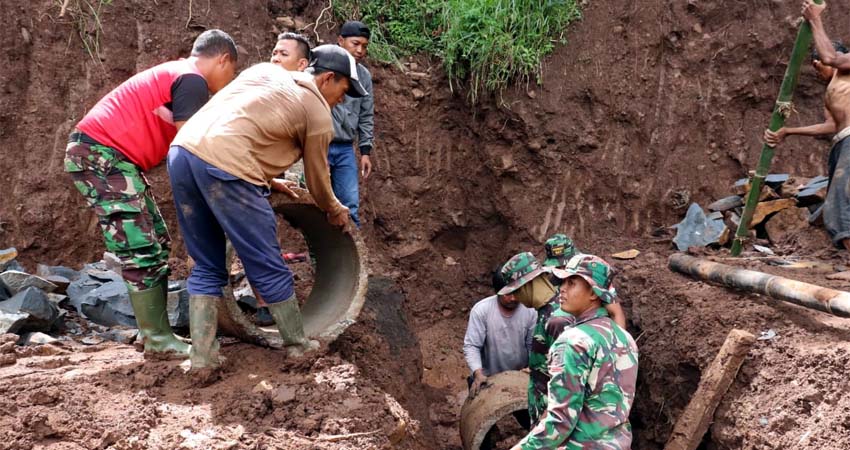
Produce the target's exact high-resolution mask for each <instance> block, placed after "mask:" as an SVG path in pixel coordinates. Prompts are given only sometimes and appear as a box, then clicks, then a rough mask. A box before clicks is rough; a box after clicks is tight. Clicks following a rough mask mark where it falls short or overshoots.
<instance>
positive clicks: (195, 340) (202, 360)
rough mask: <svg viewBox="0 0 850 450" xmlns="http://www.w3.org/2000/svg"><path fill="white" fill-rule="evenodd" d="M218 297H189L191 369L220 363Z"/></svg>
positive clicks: (209, 366)
mask: <svg viewBox="0 0 850 450" xmlns="http://www.w3.org/2000/svg"><path fill="white" fill-rule="evenodd" d="M218 301H219V299H218V297H213V296H211V295H192V296H190V297H189V333H191V335H192V351H191V353H189V360H190V362H191V363H192V369H193V370H194V369H205V368H216V367H218V366H219V365H220V364H221V359H220V358H219V355H218V349H219V345H218V339H216V338H215V334H216V331H217V329H218Z"/></svg>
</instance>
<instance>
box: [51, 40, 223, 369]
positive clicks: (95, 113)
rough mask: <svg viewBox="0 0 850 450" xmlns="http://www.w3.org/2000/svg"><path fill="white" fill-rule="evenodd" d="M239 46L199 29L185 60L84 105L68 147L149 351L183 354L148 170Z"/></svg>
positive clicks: (69, 167) (71, 168) (218, 82)
mask: <svg viewBox="0 0 850 450" xmlns="http://www.w3.org/2000/svg"><path fill="white" fill-rule="evenodd" d="M236 58H237V52H236V44H235V43H234V42H233V39H232V38H231V37H230V36H229V35H228V34H227V33H225V32H223V31H221V30H207V31H205V32H203V33H201V35H200V36H198V38H197V39H196V40H195V42H194V44H193V47H192V54H191V56H190V57H189V58H186V59H181V60H177V61H170V62H166V63H163V64H160V65H158V66H155V67H152V68H150V69H148V70H145V71H143V72H140V73H138V74H136V75H135V76H133V77H132V78H130V79H129V80H127V81H125V82H124V83H122V84H121V85H119V86H118V87H116V88H115V89H113V90H112V91H111V92H110V93H109V94H107V95H106V96H104V97H103V98H102V99H100V101H99V102H98V103H97V104H96V105H95V106H94V107H93V108H92V109H91V110H89V112H88V114H86V116H85V117H83V119H82V120H81V121H80V122H79V123H78V124H77V126H76V129H75V130H74V132H72V133H71V136H70V138H69V140H68V146H67V148H66V150H65V171H66V172H68V174H69V175H70V176H71V179H72V180H73V182H74V186H75V187H76V188H77V190H79V191H80V192H81V193H82V194H83V197H84V198H85V200H86V202H87V203H88V205H89V206H90V207H92V208H93V209H94V212H95V214H96V215H97V218H98V224H99V225H100V230H101V232H102V234H103V238H104V241H105V243H106V249H107V250H108V251H110V252H112V253H114V254H115V255H116V256H117V257H118V258H119V259H120V260H121V270H122V275H123V277H124V281H125V283H126V285H127V289H128V290H129V294H130V302H131V304H132V305H133V312H134V314H135V316H136V322H137V324H138V327H139V339H138V341H139V342H141V343H142V344H143V345H144V350H145V353H146V354H159V355H165V354H178V355H183V356H185V355H188V353H189V344H188V343H186V342H184V341H182V340H181V339H179V338H177V337H176V336H175V335H174V333H173V331H172V329H171V325H170V324H169V322H168V315H167V313H166V298H167V296H166V292H167V289H168V288H167V286H168V283H167V279H168V273H169V269H168V256H169V251H170V250H171V239H170V237H169V235H168V229H167V228H166V225H165V221H164V220H163V218H162V215H161V214H160V212H159V209H158V208H157V205H156V200H155V199H154V196H153V193H152V189H151V185H150V183H149V182H148V180H147V178H146V177H145V171H148V170H150V169H152V168H153V167H154V166H156V165H157V164H159V163H160V162H161V161H162V160H163V159H164V158H165V155H166V154H167V152H168V144H169V143H170V142H171V140H172V139H173V138H174V136H175V135H176V134H177V130H178V129H179V128H180V127H181V126H182V125H183V124H184V123H185V122H186V121H187V120H188V119H189V118H190V117H191V116H192V115H193V114H194V113H195V112H196V111H197V110H198V109H200V108H201V106H203V105H204V103H206V101H207V99H208V98H209V93H210V92H216V91H218V90H219V89H221V88H222V87H224V85H226V84H227V83H229V82H230V80H231V79H233V76H234V73H235V70H236Z"/></svg>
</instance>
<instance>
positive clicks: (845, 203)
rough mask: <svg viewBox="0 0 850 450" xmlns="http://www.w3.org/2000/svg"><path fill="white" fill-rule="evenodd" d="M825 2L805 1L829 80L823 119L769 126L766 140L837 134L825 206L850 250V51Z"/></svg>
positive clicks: (839, 240) (837, 236)
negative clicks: (827, 19) (831, 27)
mask: <svg viewBox="0 0 850 450" xmlns="http://www.w3.org/2000/svg"><path fill="white" fill-rule="evenodd" d="M824 9H826V3H822V4H820V5H818V4H815V3H814V2H813V1H812V0H806V1H805V2H803V11H802V12H803V17H804V18H805V19H806V20H807V21H808V22H809V24H810V25H811V27H812V37H813V40H814V45H815V52H814V54H813V57H812V65H813V66H814V68H815V70H816V71H817V72H818V75H819V76H820V77H821V78H823V79H824V80H828V81H829V86H828V87H827V88H826V95H825V98H824V102H825V104H826V108H825V110H824V115H825V118H824V122H823V123H821V124H816V125H810V126H806V127H799V128H790V127H788V128H785V127H783V128H780V129H779V130H777V131H775V132H773V131H770V130H766V131H765V133H764V141H765V143H766V144H768V145H770V146H776V145H777V144H779V143H781V142H782V141H783V140H784V139H785V137H786V136H789V135H802V136H819V135H824V134H833V133H834V134H835V135H834V136H833V138H832V150H831V151H830V153H829V189H828V191H827V195H826V201H825V203H824V207H823V218H824V225H825V226H826V230H827V231H828V232H829V235H830V237H831V238H832V242H833V243H834V244H835V245H836V246H838V247H843V248H844V249H846V250H850V139H848V137H850V54H847V53H842V52H841V51H840V50H842V49H843V47H842V46H841V45H840V44H837V45H836V44H833V42H832V41H831V40H830V39H829V36H827V34H826V30H825V29H824V26H823V22H822V21H821V17H820V16H821V13H823V11H824Z"/></svg>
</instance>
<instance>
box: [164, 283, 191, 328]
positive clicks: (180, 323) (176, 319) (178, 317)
mask: <svg viewBox="0 0 850 450" xmlns="http://www.w3.org/2000/svg"><path fill="white" fill-rule="evenodd" d="M168 322H169V323H171V326H172V327H175V328H188V327H189V291H187V290H186V289H180V290H178V291H171V292H169V293H168Z"/></svg>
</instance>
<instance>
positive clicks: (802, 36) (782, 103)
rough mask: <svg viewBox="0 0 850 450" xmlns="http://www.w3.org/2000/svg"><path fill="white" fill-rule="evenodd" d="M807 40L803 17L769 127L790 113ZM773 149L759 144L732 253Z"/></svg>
mask: <svg viewBox="0 0 850 450" xmlns="http://www.w3.org/2000/svg"><path fill="white" fill-rule="evenodd" d="M814 2H815V3H816V4H818V5H820V4H822V3H823V0H814ZM811 44H812V26H811V25H810V24H809V22H808V21H807V20H803V21H802V23H801V24H800V29H799V30H798V31H797V39H796V40H795V41H794V50H793V51H792V52H791V59H790V60H789V61H788V67H787V68H786V69H785V76H784V77H783V78H782V86H781V87H780V88H779V97H778V98H777V99H776V103H775V105H774V107H773V114H772V115H771V117H770V125H769V128H770V130H771V131H776V130H778V129H780V128H782V126H783V125H785V119H787V118H788V116H789V115H791V111H792V110H793V106H792V104H791V98H792V97H793V96H794V89H795V88H796V87H797V81H798V80H799V78H800V67H801V66H802V64H803V60H804V59H805V58H806V53H808V51H809V46H811ZM774 151H775V150H774V148H773V147H771V146H769V145H767V144H764V145H762V148H761V156H760V157H759V162H758V166H757V167H756V173H755V175H754V176H753V179H752V181H751V182H750V193H749V194H748V195H747V203H746V206H745V207H744V214H743V215H741V222H740V223H739V224H738V231H736V232H735V239H734V240H733V241H732V256H738V255H740V254H741V251H742V250H743V249H744V239H745V238H746V237H747V234H748V233H747V232H748V231H749V229H750V222H751V221H752V219H753V213H754V212H755V210H756V205H757V204H758V201H759V195H760V194H761V187H762V185H763V184H764V178H765V177H766V176H767V174H768V172H769V171H770V162H771V160H772V159H773V154H774Z"/></svg>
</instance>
